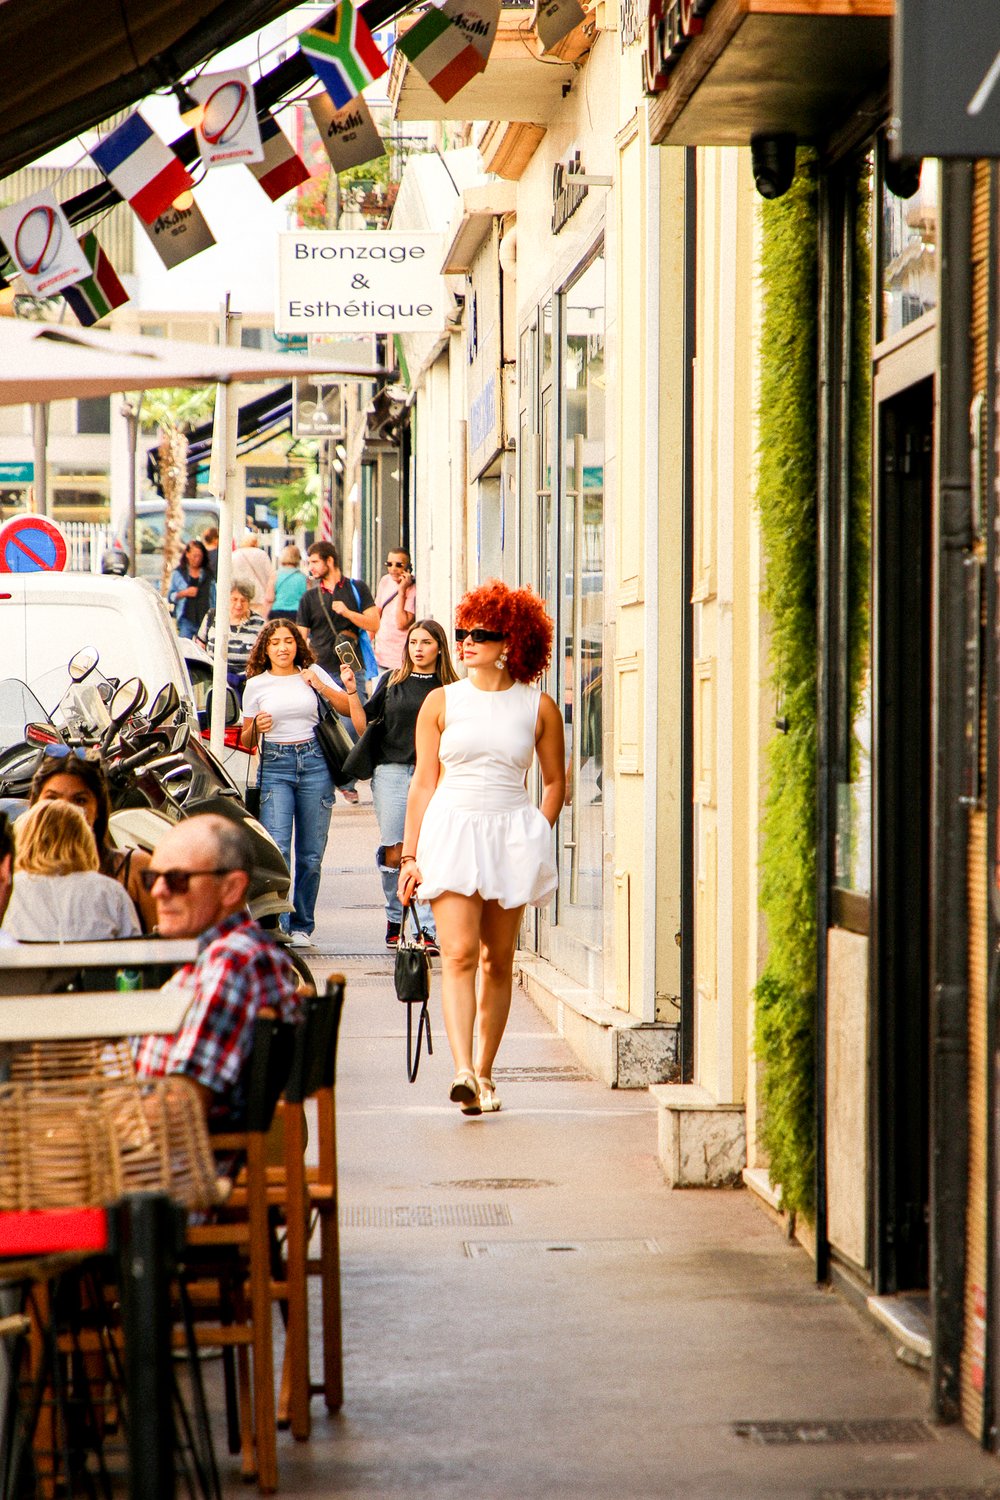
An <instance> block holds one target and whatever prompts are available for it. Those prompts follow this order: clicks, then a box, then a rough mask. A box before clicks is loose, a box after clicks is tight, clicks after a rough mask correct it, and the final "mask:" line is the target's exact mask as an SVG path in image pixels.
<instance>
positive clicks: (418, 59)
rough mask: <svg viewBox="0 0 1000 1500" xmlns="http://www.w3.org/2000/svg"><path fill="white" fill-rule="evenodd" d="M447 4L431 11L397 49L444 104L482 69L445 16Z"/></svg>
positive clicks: (478, 58)
mask: <svg viewBox="0 0 1000 1500" xmlns="http://www.w3.org/2000/svg"><path fill="white" fill-rule="evenodd" d="M448 8H449V6H448V4H447V3H446V4H445V6H444V7H443V8H442V9H441V10H437V9H432V10H429V11H427V13H426V14H425V15H423V16H421V18H420V20H419V21H418V22H417V24H416V25H415V26H414V27H412V28H411V30H409V31H408V32H407V33H406V35H405V36H402V37H400V38H399V41H398V43H397V46H398V47H399V50H400V51H401V52H402V53H403V55H404V56H405V57H408V58H409V60H410V62H411V63H412V64H413V66H414V67H415V68H416V70H417V72H418V73H419V74H420V76H421V77H422V78H423V79H424V80H425V81H426V82H427V83H429V84H430V86H431V88H432V89H433V90H434V92H435V94H437V96H438V98H439V99H442V100H443V101H444V103H445V104H447V103H448V100H449V99H453V98H454V97H455V95H456V94H457V93H458V91H459V89H462V88H464V87H465V85H466V84H467V83H468V82H469V80H470V79H472V78H475V76H476V74H477V73H481V72H482V71H483V68H484V67H485V66H486V64H485V61H484V59H483V56H482V54H481V53H480V52H479V51H477V49H476V48H475V47H473V46H472V45H471V44H470V43H469V42H468V41H466V38H465V33H464V32H463V31H462V30H461V28H460V27H458V26H457V25H456V24H455V22H454V21H453V20H451V18H450V16H449V15H448Z"/></svg>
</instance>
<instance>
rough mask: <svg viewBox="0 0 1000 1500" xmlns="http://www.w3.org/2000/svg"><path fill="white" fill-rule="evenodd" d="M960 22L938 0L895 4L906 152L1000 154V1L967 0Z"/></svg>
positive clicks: (896, 91) (901, 136)
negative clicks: (955, 21) (957, 24)
mask: <svg viewBox="0 0 1000 1500" xmlns="http://www.w3.org/2000/svg"><path fill="white" fill-rule="evenodd" d="M960 9H961V25H960V26H956V25H954V24H953V18H952V20H949V17H948V13H947V7H946V8H945V9H944V11H942V6H941V3H940V0H906V4H905V5H897V7H896V19H895V33H894V36H893V60H894V67H893V113H894V114H895V116H896V119H895V130H896V147H897V149H898V150H899V151H900V153H901V154H902V155H904V156H958V157H980V156H981V157H990V156H1000V5H997V3H996V0H963V3H962V5H961V7H960Z"/></svg>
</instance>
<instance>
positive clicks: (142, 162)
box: [90, 113, 194, 224]
mask: <svg viewBox="0 0 1000 1500" xmlns="http://www.w3.org/2000/svg"><path fill="white" fill-rule="evenodd" d="M90 154H91V156H92V157H93V159H94V161H95V162H96V163H97V165H98V166H99V167H100V169H101V171H102V172H103V173H104V175H105V177H107V178H109V179H110V181H111V184H112V186H113V187H115V188H117V190H118V192H119V193H120V194H121V195H122V197H123V198H124V199H125V200H126V202H128V203H129V204H130V205H131V207H132V208H133V209H134V210H135V212H136V213H137V214H138V215H139V217H140V219H143V220H144V221H145V222H146V223H147V224H153V223H155V221H156V220H157V219H158V218H159V217H160V215H161V214H162V213H163V212H164V211H165V210H166V209H168V208H169V207H170V205H171V203H173V201H174V199H175V198H177V197H179V196H180V194H181V193H183V192H185V191H186V190H187V189H188V188H191V187H193V186H194V179H193V178H192V176H191V174H190V173H189V171H188V169H187V167H185V165H184V163H183V162H182V161H181V159H180V157H178V156H175V155H174V153H173V152H172V151H171V149H170V147H169V146H166V145H164V143H163V142H162V141H161V140H160V137H159V136H158V135H157V134H156V132H155V131H154V130H152V129H151V128H150V126H148V125H147V124H146V121H145V120H144V119H143V118H142V115H140V114H138V113H136V114H133V115H129V117H128V119H127V120H124V121H123V122H122V124H121V125H119V126H118V128H117V129H116V130H113V131H112V132H111V134H110V135H108V136H105V137H104V140H103V141H101V142H100V143H99V145H97V146H94V148H93V149H92V151H91V153H90Z"/></svg>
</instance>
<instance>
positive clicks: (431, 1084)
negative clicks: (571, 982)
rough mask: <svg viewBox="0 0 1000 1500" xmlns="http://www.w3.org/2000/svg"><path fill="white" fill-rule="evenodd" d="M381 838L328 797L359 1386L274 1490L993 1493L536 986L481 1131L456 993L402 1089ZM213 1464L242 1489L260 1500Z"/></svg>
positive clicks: (351, 1309) (757, 1222) (706, 1497)
mask: <svg viewBox="0 0 1000 1500" xmlns="http://www.w3.org/2000/svg"><path fill="white" fill-rule="evenodd" d="M377 841H378V840H377V832H376V827H375V821H374V817H373V815H372V812H371V808H370V805H367V806H366V805H363V806H361V807H359V808H347V807H346V806H345V805H344V804H343V803H342V802H339V801H338V804H337V808H336V810H335V813H334V822H333V829H332V833H331V840H330V847H329V850H328V854H327V869H326V872H325V875H324V881H323V888H322V892H321V898H320V899H321V908H320V917H319V922H318V926H317V933H316V937H317V943H318V949H319V953H320V956H319V957H318V958H314V959H313V960H311V961H312V962H313V963H314V967H315V969H316V972H317V976H318V977H320V978H322V977H324V976H325V975H326V974H327V973H328V972H330V971H332V970H335V969H342V970H343V971H344V972H346V974H347V976H348V987H347V1003H346V1007H345V1012H344V1023H343V1029H342V1032H341V1048H340V1056H339V1066H338V1106H339V1108H338V1130H339V1140H340V1184H341V1201H342V1205H343V1210H342V1214H343V1222H344V1230H343V1234H342V1254H343V1302H344V1317H345V1389H346V1399H345V1405H344V1409H343V1411H342V1413H341V1414H340V1415H339V1416H337V1417H336V1418H329V1417H327V1415H326V1413H325V1412H324V1410H323V1407H322V1403H321V1401H319V1400H316V1401H315V1402H314V1406H313V1414H314V1427H313V1436H312V1438H311V1440H310V1441H309V1442H308V1443H305V1444H297V1443H295V1442H294V1441H293V1440H292V1439H291V1437H290V1436H289V1435H288V1434H281V1436H280V1439H279V1462H280V1469H281V1489H280V1493H281V1494H283V1495H285V1496H287V1497H289V1500H296V1497H305V1496H319V1495H322V1496H328V1497H331V1500H334V1497H336V1500H340V1497H345V1500H346V1497H352V1500H353V1497H359V1496H366V1497H378V1500H396V1497H402V1496H407V1497H422V1500H451V1497H454V1500H468V1497H475V1500H542V1497H545V1500H552V1497H566V1500H591V1497H593V1500H611V1497H629V1500H633V1497H634V1500H640V1497H641V1500H646V1497H649V1500H653V1497H664V1496H670V1497H673V1496H677V1497H684V1500H737V1497H746V1496H752V1497H754V1500H756V1497H767V1496H775V1497H778V1496H781V1497H797V1500H798V1497H801V1500H807V1497H808V1500H815V1497H818V1496H843V1495H847V1494H850V1495H852V1496H858V1497H869V1496H872V1495H873V1494H877V1495H879V1496H883V1495H892V1496H898V1497H903V1496H917V1495H927V1496H930V1495H935V1496H939V1495H941V1493H942V1487H945V1486H947V1487H950V1488H949V1489H948V1493H949V1494H951V1493H953V1492H960V1493H961V1494H962V1495H963V1496H964V1495H965V1494H967V1493H969V1492H970V1491H971V1492H972V1493H974V1494H976V1495H981V1494H987V1493H991V1492H995V1493H996V1494H998V1495H1000V1465H998V1464H997V1462H996V1461H995V1460H993V1459H992V1458H990V1457H988V1456H987V1455H985V1454H983V1453H981V1452H980V1451H979V1450H978V1449H977V1448H976V1446H975V1445H974V1443H973V1442H972V1441H971V1440H970V1439H969V1438H968V1437H966V1436H965V1435H964V1434H963V1433H962V1432H961V1431H959V1430H956V1429H940V1428H933V1427H931V1426H930V1425H929V1424H925V1422H924V1420H923V1419H924V1418H925V1416H926V1411H927V1386H926V1380H925V1378H924V1377H922V1376H920V1375H918V1374H916V1373H915V1372H914V1371H912V1370H911V1369H909V1368H907V1367H905V1366H904V1365H902V1364H900V1363H899V1362H897V1360H896V1359H895V1357H894V1354H893V1349H892V1346H891V1344H890V1343H889V1341H888V1339H887V1338H886V1337H885V1336H884V1335H882V1334H881V1333H879V1332H878V1331H876V1329H875V1328H874V1327H872V1326H869V1325H868V1324H867V1323H866V1322H865V1321H864V1320H863V1319H862V1318H861V1317H860V1316H859V1315H858V1314H857V1313H856V1312H854V1311H853V1310H852V1309H850V1308H848V1307H847V1306H845V1304H844V1303H843V1302H841V1301H840V1300H839V1299H838V1298H837V1297H836V1296H835V1295H833V1294H832V1293H829V1292H827V1291H823V1290H819V1289H817V1288H816V1286H815V1285H814V1284H813V1282H812V1279H811V1267H810V1263H809V1261H808V1260H807V1258H806V1256H805V1255H804V1253H803V1252H802V1251H801V1250H800V1249H799V1248H798V1247H796V1246H793V1245H789V1244H787V1243H786V1242H785V1241H784V1239H783V1238H782V1237H781V1235H780V1234H779V1233H778V1231H777V1230H776V1229H775V1228H774V1227H773V1226H772V1224H771V1223H770V1222H769V1221H768V1220H767V1219H766V1218H765V1217H764V1215H763V1214H762V1213H761V1212H760V1211H759V1210H757V1209H755V1208H754V1207H753V1206H752V1204H751V1203H750V1202H749V1200H748V1196H747V1194H746V1193H745V1192H741V1191H729V1192H718V1193H709V1192H691V1191H689V1192H683V1193H681V1192H673V1193H671V1192H669V1191H668V1190H667V1189H666V1187H665V1186H664V1184H663V1181H662V1178H661V1176H660V1172H659V1167H658V1163H657V1160H656V1118H655V1112H654V1109H653V1107H652V1105H651V1103H650V1101H649V1098H648V1096H647V1095H646V1094H645V1093H644V1092H640V1093H631V1092H628V1093H626V1092H613V1091H611V1090H609V1089H607V1088H605V1087H604V1086H603V1085H602V1084H598V1083H595V1082H593V1081H592V1080H590V1079H588V1078H587V1077H586V1076H585V1075H584V1074H583V1073H582V1072H581V1071H580V1069H579V1067H578V1065H577V1064H576V1062H575V1059H574V1058H573V1056H572V1054H570V1053H569V1051H568V1049H567V1048H566V1047H565V1045H564V1044H563V1043H562V1042H561V1041H560V1039H559V1038H558V1037H556V1036H555V1035H554V1034H553V1033H552V1032H551V1030H550V1029H549V1028H548V1026H547V1024H546V1023H545V1022H544V1021H543V1020H542V1018H541V1017H540V1015H539V1014H538V1012H537V1011H535V1010H534V1008H533V1007H532V1006H531V1004H530V1003H529V1002H528V1001H527V1000H526V999H525V998H524V996H523V995H521V994H520V993H519V992H518V993H516V995H515V1004H514V1010H513V1013H512V1017H511V1023H510V1028H509V1031H508V1033H507V1037H506V1039H505V1043H504V1046H503V1048H502V1050H501V1054H500V1057H499V1059H498V1065H497V1070H496V1075H495V1076H496V1081H497V1085H498V1092H499V1093H500V1094H501V1096H502V1098H503V1101H504V1109H503V1111H502V1112H501V1113H500V1114H499V1115H493V1116H487V1117H480V1118H464V1117H463V1116H462V1115H461V1114H460V1113H459V1111H458V1110H457V1109H456V1107H455V1106H453V1105H451V1104H449V1103H448V1099H447V1091H448V1085H449V1083H450V1081H451V1076H452V1065H451V1058H450V1054H449V1052H448V1048H447V1042H446V1040H445V1036H444V1029H443V1027H442V1026H441V1024H440V1020H439V1017H440V1003H439V1000H438V1002H437V1003H436V1004H435V1005H433V1007H432V1013H433V1016H434V1045H435V1052H434V1056H433V1057H432V1058H425V1059H424V1060H423V1061H422V1063H421V1068H420V1076H419V1079H418V1081H417V1083H416V1084H415V1085H412V1086H411V1085H410V1084H408V1083H407V1081H406V1075H405V1067H404V1053H405V1043H404V1023H405V1012H404V1010H403V1008H402V1007H401V1006H399V1005H398V1004H397V1002H396V1000H395V996H394V993H393V989H392V977H391V971H392V963H391V957H390V956H389V955H387V954H386V952H385V950H384V948H383V947H382V935H383V932H384V917H383V914H382V910H381V902H380V888H379V884H378V879H377V875H376V872H375V869H374V866H373V864H372V862H371V861H372V855H373V851H374V847H375V844H376V843H377ZM306 956H307V957H308V955H306ZM315 1323H316V1324H317V1325H318V1318H317V1319H316V1320H315ZM215 1373H216V1372H215V1371H211V1372H210V1378H211V1382H212V1384H213V1386H214V1381H215ZM872 1419H886V1421H887V1422H888V1425H883V1426H882V1427H881V1429H880V1431H879V1432H878V1433H877V1434H875V1433H873V1431H872V1429H871V1428H868V1429H867V1430H865V1431H863V1432H862V1433H861V1436H863V1437H864V1438H865V1439H866V1440H865V1441H861V1442H858V1441H839V1442H825V1441H811V1442H803V1441H798V1442H791V1443H783V1444H774V1443H769V1442H762V1441H755V1440H754V1439H753V1438H752V1437H748V1436H740V1435H738V1433H737V1430H736V1429H737V1426H738V1424H741V1423H746V1422H774V1421H785V1422H792V1423H795V1424H800V1423H805V1422H820V1423H830V1422H833V1421H839V1420H863V1421H865V1422H871V1420H872ZM891 1419H904V1421H903V1422H902V1423H899V1422H898V1421H897V1422H895V1423H894V1422H893V1421H892V1420H891ZM223 1430H224V1429H223V1427H222V1424H221V1421H220V1422H219V1423H218V1425H217V1431H218V1433H219V1434H220V1436H221V1433H222V1432H223ZM814 1435H815V1434H814ZM842 1436H843V1435H842ZM857 1436H858V1433H857V1432H855V1438H857ZM873 1436H879V1437H881V1438H882V1439H883V1440H882V1441H877V1442H876V1441H871V1439H872V1437H873ZM223 1468H224V1471H225V1476H226V1493H227V1495H234V1496H235V1495H237V1494H241V1495H246V1494H247V1493H248V1491H247V1489H246V1487H245V1486H242V1485H241V1484H240V1482H239V1480H238V1477H236V1476H235V1473H234V1470H233V1466H232V1465H231V1464H230V1462H229V1461H228V1460H223ZM952 1487H953V1488H952Z"/></svg>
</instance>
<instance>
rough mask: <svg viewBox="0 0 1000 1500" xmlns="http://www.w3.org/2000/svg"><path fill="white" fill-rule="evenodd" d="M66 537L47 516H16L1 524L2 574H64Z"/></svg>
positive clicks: (0, 564)
mask: <svg viewBox="0 0 1000 1500" xmlns="http://www.w3.org/2000/svg"><path fill="white" fill-rule="evenodd" d="M67 555H68V554H67V550H66V538H65V537H64V536H63V534H62V532H61V531H60V530H59V527H58V526H57V525H56V524H55V522H53V521H50V520H49V519H48V518H47V517H46V516H14V517H13V519H12V520H10V521H5V522H4V523H3V525H2V526H0V573H61V572H62V570H63V569H64V568H65V566H66V558H67Z"/></svg>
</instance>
